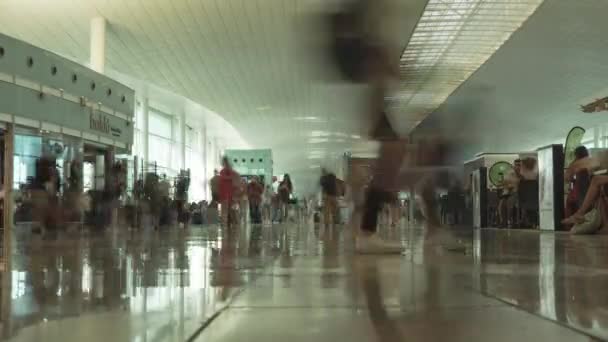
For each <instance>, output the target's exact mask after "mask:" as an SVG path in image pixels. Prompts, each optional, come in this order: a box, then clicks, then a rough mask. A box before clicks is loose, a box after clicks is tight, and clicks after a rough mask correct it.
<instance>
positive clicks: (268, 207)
mask: <svg viewBox="0 0 608 342" xmlns="http://www.w3.org/2000/svg"><path fill="white" fill-rule="evenodd" d="M272 207H273V205H272V187H271V186H270V185H266V189H264V192H263V193H262V223H268V222H270V223H272V214H273V210H272Z"/></svg>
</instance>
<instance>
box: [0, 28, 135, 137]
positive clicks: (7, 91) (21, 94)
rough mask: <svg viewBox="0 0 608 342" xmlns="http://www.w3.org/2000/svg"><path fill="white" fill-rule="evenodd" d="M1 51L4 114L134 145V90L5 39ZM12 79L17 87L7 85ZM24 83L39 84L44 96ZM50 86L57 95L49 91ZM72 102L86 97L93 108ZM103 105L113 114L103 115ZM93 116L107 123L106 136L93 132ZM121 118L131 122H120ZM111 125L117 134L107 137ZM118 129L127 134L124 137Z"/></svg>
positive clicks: (0, 40)
mask: <svg viewBox="0 0 608 342" xmlns="http://www.w3.org/2000/svg"><path fill="white" fill-rule="evenodd" d="M0 51H1V52H2V54H0V73H2V74H3V75H4V77H3V78H4V79H5V81H0V112H2V113H6V114H13V115H18V116H22V117H25V118H30V119H34V120H41V121H46V122H49V123H53V124H57V125H61V126H64V127H67V128H71V129H76V130H80V131H83V132H89V133H92V134H97V135H100V136H105V137H107V138H111V139H113V140H117V141H120V142H122V143H125V144H127V145H132V143H133V124H132V123H130V122H129V121H130V120H131V121H132V118H133V116H134V108H135V93H134V91H133V90H132V89H130V88H128V87H126V86H125V85H123V84H120V83H119V82H116V81H114V80H112V79H111V78H108V77H106V76H105V75H102V74H99V73H97V72H95V71H93V70H91V69H88V68H87V67H85V66H82V65H80V64H78V63H75V62H72V61H70V60H68V59H65V58H63V57H61V56H58V55H56V54H54V53H52V52H49V51H46V50H43V49H40V48H37V47H35V46H32V45H30V44H27V43H25V42H21V41H19V40H17V39H14V38H11V37H8V36H6V35H2V34H0ZM7 76H10V77H13V76H14V77H16V78H17V84H14V83H12V80H6V78H7ZM22 80H24V81H25V82H26V83H28V84H29V83H32V84H36V85H37V86H38V88H37V89H39V86H44V87H45V90H43V92H45V94H44V96H43V97H40V96H39V95H40V92H39V91H38V90H32V89H29V88H28V87H24V86H21V85H19V84H20V83H23V81H22ZM46 87H48V88H50V89H51V90H46ZM61 92H63V94H65V95H62V93H61ZM56 95H58V96H59V97H57V96H56ZM61 96H65V97H66V99H64V98H62V97H61ZM70 97H71V98H74V99H75V98H81V97H82V98H84V99H85V100H86V101H87V103H88V104H89V106H87V107H83V106H81V105H80V104H79V103H74V102H71V101H68V100H67V98H70ZM98 104H101V105H102V106H103V107H105V108H107V109H108V111H109V112H110V113H109V114H108V113H101V112H100V111H98V109H99V106H98ZM93 108H94V109H93ZM91 113H93V115H94V118H97V119H99V118H100V117H99V116H100V115H101V121H103V122H104V125H103V126H101V127H102V128H103V129H102V131H100V130H98V129H93V128H92V125H91V121H90V119H91ZM118 113H120V114H122V115H125V116H126V117H127V118H129V120H124V119H123V118H120V115H119V114H118ZM113 114H117V115H118V116H115V115H113ZM93 126H95V127H97V126H96V125H93ZM106 126H108V127H113V128H115V130H114V134H112V132H107V129H106V128H107V127H106ZM98 128H99V127H98ZM118 130H120V132H121V133H120V135H119V136H118V135H117V132H118Z"/></svg>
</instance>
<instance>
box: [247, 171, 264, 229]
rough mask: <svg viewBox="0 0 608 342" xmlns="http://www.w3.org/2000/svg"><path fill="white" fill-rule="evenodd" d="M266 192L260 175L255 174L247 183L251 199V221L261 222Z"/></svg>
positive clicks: (249, 198) (254, 222)
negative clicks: (263, 197) (263, 198)
mask: <svg viewBox="0 0 608 342" xmlns="http://www.w3.org/2000/svg"><path fill="white" fill-rule="evenodd" d="M263 193H264V187H263V185H262V184H260V180H259V177H258V176H253V177H252V178H251V181H250V182H249V184H248V185H247V197H248V200H249V216H250V219H251V223H253V224H261V223H262V214H261V211H260V206H261V204H262V194H263Z"/></svg>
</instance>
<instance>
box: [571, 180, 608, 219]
mask: <svg viewBox="0 0 608 342" xmlns="http://www.w3.org/2000/svg"><path fill="white" fill-rule="evenodd" d="M605 184H608V176H605V175H602V176H595V177H593V178H592V179H591V184H589V189H588V190H587V194H586V195H585V199H584V200H583V204H582V205H581V207H580V208H578V210H577V211H576V212H575V213H574V214H572V216H570V217H568V218H567V219H564V220H562V223H564V224H572V223H575V222H577V221H578V220H580V219H581V218H582V217H583V215H585V214H586V213H587V212H588V211H589V210H591V208H592V207H593V205H594V204H595V201H596V200H597V198H598V195H599V193H600V189H601V187H602V186H603V185H605Z"/></svg>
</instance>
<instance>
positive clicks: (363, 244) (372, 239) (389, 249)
mask: <svg viewBox="0 0 608 342" xmlns="http://www.w3.org/2000/svg"><path fill="white" fill-rule="evenodd" d="M355 250H356V252H357V253H359V254H401V253H402V252H403V246H401V244H400V243H397V242H388V241H384V240H382V239H380V238H379V237H378V235H376V234H374V235H370V236H359V237H357V242H356V247H355Z"/></svg>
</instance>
